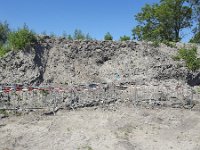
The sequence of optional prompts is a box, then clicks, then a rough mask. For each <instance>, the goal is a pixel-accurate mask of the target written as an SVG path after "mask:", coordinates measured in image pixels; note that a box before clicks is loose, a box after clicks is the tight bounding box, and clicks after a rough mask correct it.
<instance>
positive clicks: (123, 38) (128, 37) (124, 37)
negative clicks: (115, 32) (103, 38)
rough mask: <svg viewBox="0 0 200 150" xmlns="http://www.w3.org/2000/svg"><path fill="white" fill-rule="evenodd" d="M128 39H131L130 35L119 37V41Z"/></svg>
mask: <svg viewBox="0 0 200 150" xmlns="http://www.w3.org/2000/svg"><path fill="white" fill-rule="evenodd" d="M130 39H131V38H130V36H126V35H124V36H121V37H120V41H129V40H130Z"/></svg>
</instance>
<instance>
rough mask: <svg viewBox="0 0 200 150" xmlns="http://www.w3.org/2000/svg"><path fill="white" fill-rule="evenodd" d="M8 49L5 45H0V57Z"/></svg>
mask: <svg viewBox="0 0 200 150" xmlns="http://www.w3.org/2000/svg"><path fill="white" fill-rule="evenodd" d="M9 51H10V50H9V48H8V47H6V46H0V57H3V56H4V55H5V54H6V53H8V52H9Z"/></svg>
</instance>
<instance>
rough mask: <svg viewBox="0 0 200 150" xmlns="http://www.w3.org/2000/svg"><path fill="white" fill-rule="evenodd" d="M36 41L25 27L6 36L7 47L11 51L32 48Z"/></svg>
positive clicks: (33, 35)
mask: <svg viewBox="0 0 200 150" xmlns="http://www.w3.org/2000/svg"><path fill="white" fill-rule="evenodd" d="M36 41H37V39H36V36H35V34H34V33H33V32H32V31H31V30H29V29H28V27H27V26H26V25H25V26H24V27H23V28H22V29H18V30H17V31H13V32H11V33H10V34H9V36H8V43H9V46H10V47H11V48H12V49H13V50H21V49H25V48H27V47H30V46H32V44H34V43H35V42H36Z"/></svg>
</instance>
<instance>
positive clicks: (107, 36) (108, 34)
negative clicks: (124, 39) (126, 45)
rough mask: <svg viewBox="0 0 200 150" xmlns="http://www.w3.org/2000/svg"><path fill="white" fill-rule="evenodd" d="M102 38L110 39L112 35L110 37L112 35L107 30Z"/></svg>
mask: <svg viewBox="0 0 200 150" xmlns="http://www.w3.org/2000/svg"><path fill="white" fill-rule="evenodd" d="M104 40H108V41H112V40H113V37H112V35H111V34H110V33H109V32H107V33H106V34H105V36H104Z"/></svg>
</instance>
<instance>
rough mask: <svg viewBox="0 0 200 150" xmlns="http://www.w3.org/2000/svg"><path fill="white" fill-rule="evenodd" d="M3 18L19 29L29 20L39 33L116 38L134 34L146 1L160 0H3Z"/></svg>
mask: <svg viewBox="0 0 200 150" xmlns="http://www.w3.org/2000/svg"><path fill="white" fill-rule="evenodd" d="M0 2H1V6H2V7H1V9H0V21H4V20H7V22H8V23H9V24H10V27H11V28H13V29H17V28H18V27H21V26H23V24H24V23H26V24H27V25H28V26H29V28H31V29H33V30H34V31H35V32H37V33H41V32H44V31H45V32H46V33H48V34H50V33H55V34H56V35H62V33H63V32H64V31H65V32H66V33H68V34H72V33H73V31H74V30H75V29H81V30H82V31H83V32H84V33H90V35H91V36H92V37H94V38H96V39H99V40H101V39H103V37H104V35H105V33H106V32H110V33H111V34H112V35H113V37H114V39H116V40H117V39H119V37H120V36H122V35H129V36H130V35H131V30H132V28H133V27H134V26H136V25H137V22H136V21H135V20H134V15H136V14H137V13H138V12H139V11H140V10H141V8H142V7H143V6H144V5H145V3H149V4H151V3H155V2H159V0H1V1H0Z"/></svg>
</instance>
